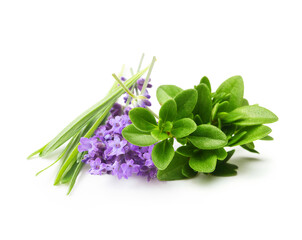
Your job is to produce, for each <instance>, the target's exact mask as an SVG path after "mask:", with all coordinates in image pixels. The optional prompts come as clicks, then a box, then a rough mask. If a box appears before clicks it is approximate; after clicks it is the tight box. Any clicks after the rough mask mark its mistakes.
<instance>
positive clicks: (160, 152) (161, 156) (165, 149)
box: [152, 140, 175, 170]
mask: <svg viewBox="0 0 302 240" xmlns="http://www.w3.org/2000/svg"><path fill="white" fill-rule="evenodd" d="M174 154H175V152H174V148H173V145H172V144H171V143H170V142H169V141H168V140H165V141H162V142H159V143H158V144H156V145H155V146H154V148H153V150H152V161H153V163H154V165H155V166H156V167H157V168H158V169H160V170H164V169H165V168H166V167H167V166H168V165H169V164H170V162H171V161H172V159H173V157H174Z"/></svg>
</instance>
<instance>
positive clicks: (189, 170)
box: [181, 162, 198, 178]
mask: <svg viewBox="0 0 302 240" xmlns="http://www.w3.org/2000/svg"><path fill="white" fill-rule="evenodd" d="M181 173H182V175H184V176H185V177H187V178H193V177H195V176H196V175H197V174H198V172H196V171H195V170H193V169H192V168H191V167H190V164H189V162H187V163H186V164H185V165H184V166H183V168H182V171H181Z"/></svg>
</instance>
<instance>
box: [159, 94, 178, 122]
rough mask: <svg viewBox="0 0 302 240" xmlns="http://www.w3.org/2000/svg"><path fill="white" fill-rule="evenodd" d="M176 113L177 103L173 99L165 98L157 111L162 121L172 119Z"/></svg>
mask: <svg viewBox="0 0 302 240" xmlns="http://www.w3.org/2000/svg"><path fill="white" fill-rule="evenodd" d="M176 115H177V105H176V102H175V101H174V99H169V100H167V101H166V102H165V103H164V104H163V105H162V107H161V109H160V111H159V117H160V119H161V120H162V121H163V122H166V121H170V122H171V121H173V120H174V119H175V118H176Z"/></svg>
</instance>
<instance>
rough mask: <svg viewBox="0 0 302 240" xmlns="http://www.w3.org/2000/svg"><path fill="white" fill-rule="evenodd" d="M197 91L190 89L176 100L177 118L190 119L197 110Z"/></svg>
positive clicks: (177, 96) (178, 95)
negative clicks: (194, 110)
mask: <svg viewBox="0 0 302 240" xmlns="http://www.w3.org/2000/svg"><path fill="white" fill-rule="evenodd" d="M197 97H198V94H197V91H196V90H195V89H188V90H184V91H182V92H180V93H179V94H177V95H176V96H175V98H174V100H175V102H176V104H177V118H178V119H180V118H184V117H188V116H189V115H190V114H191V113H192V111H193V109H194V108H195V105H196V102H197Z"/></svg>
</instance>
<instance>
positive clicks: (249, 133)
mask: <svg viewBox="0 0 302 240" xmlns="http://www.w3.org/2000/svg"><path fill="white" fill-rule="evenodd" d="M271 131H272V130H271V129H270V128H269V127H268V126H264V125H257V126H249V127H244V128H242V129H241V130H240V131H239V132H238V133H239V134H240V133H242V132H246V134H244V135H243V136H242V137H241V138H240V139H239V140H238V141H237V142H235V143H233V144H232V146H238V145H244V144H247V143H250V142H253V141H256V140H259V139H261V138H264V137H266V136H267V135H268V134H270V133H271Z"/></svg>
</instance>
